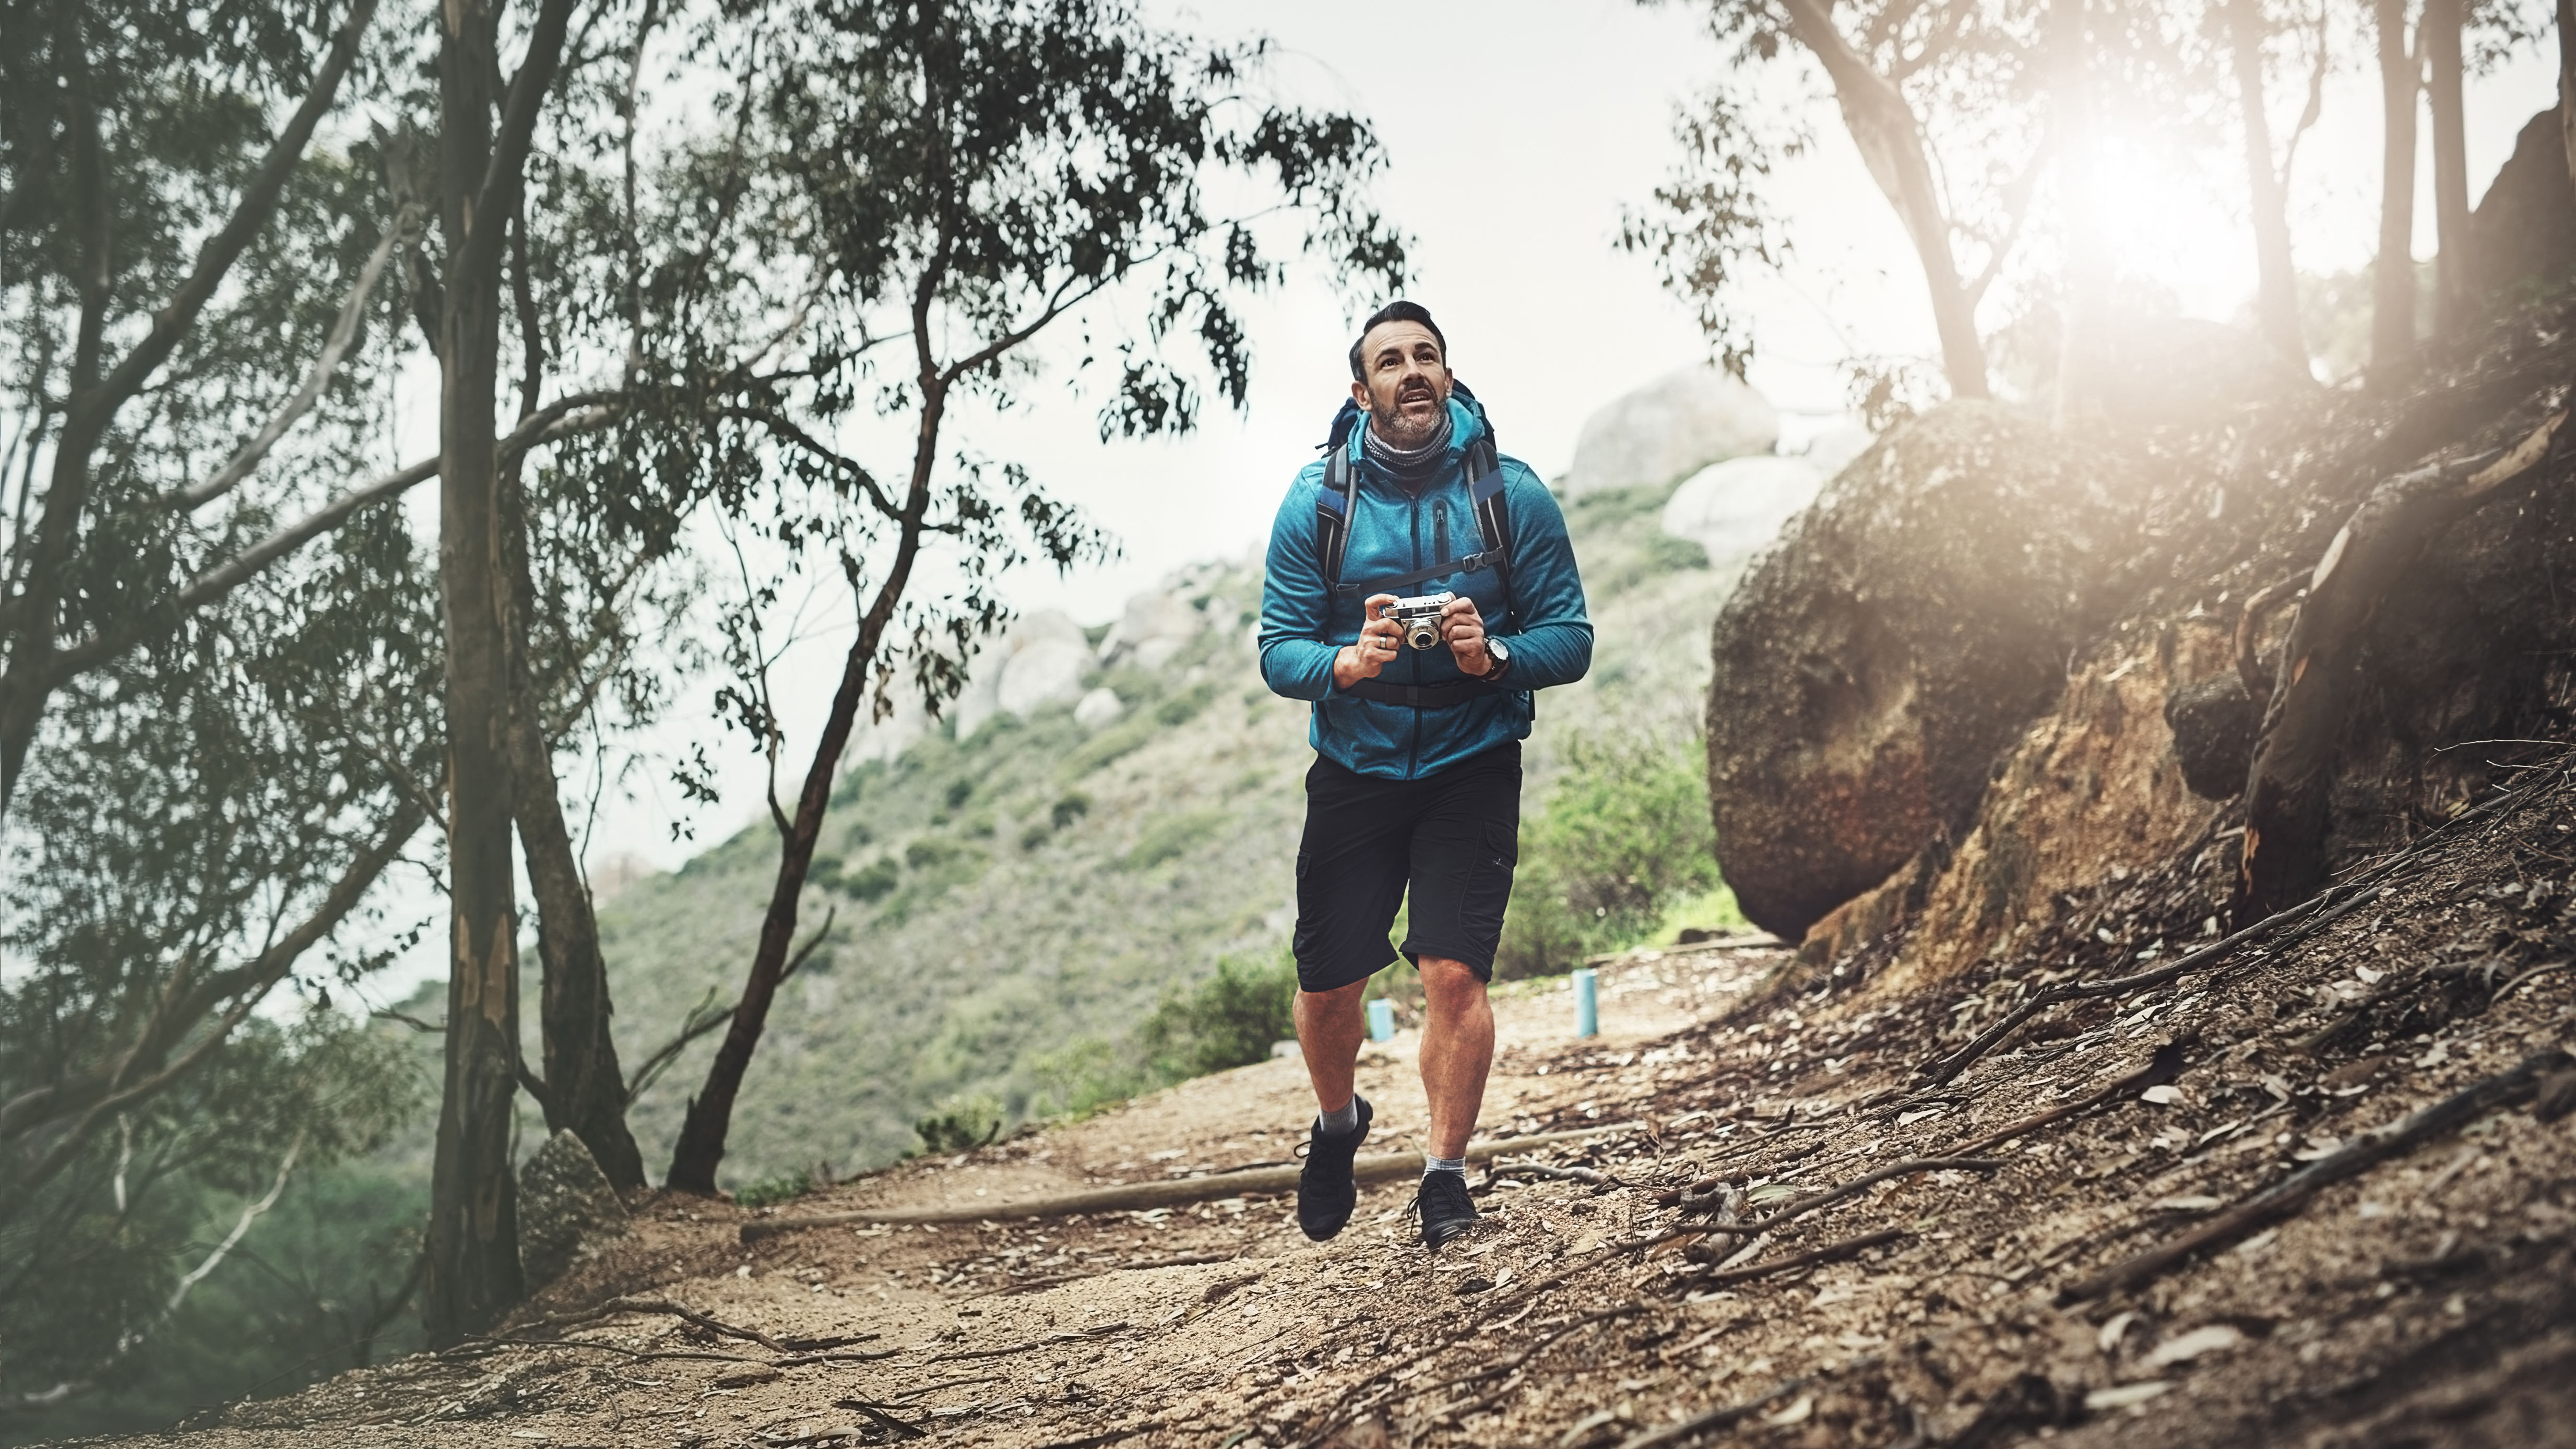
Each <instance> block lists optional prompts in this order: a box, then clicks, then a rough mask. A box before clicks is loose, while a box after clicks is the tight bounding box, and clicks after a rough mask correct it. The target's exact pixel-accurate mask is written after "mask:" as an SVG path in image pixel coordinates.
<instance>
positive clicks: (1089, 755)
mask: <svg viewBox="0 0 2576 1449" xmlns="http://www.w3.org/2000/svg"><path fill="white" fill-rule="evenodd" d="M1163 733H1164V729H1163V726H1162V725H1161V724H1160V723H1159V722H1157V721H1156V720H1155V719H1154V718H1153V717H1152V716H1151V715H1130V716H1128V717H1127V718H1126V719H1123V720H1121V721H1119V722H1118V723H1116V724H1114V725H1111V726H1110V727H1109V728H1107V729H1105V730H1102V731H1101V732H1100V733H1098V734H1096V735H1093V736H1092V737H1091V739H1090V740H1089V741H1088V742H1087V743H1085V744H1084V745H1083V746H1082V748H1080V749H1078V750H1075V751H1074V752H1073V753H1072V754H1070V755H1067V756H1065V760H1064V778H1065V779H1068V780H1079V779H1081V778H1082V777H1083V776H1085V775H1088V774H1090V773H1091V772H1092V771H1094V770H1097V769H1100V768H1102V767H1104V766H1107V765H1110V764H1112V763H1115V762H1116V761H1118V760H1122V759H1124V758H1126V757H1127V756H1128V755H1131V754H1133V753H1135V752H1136V751H1138V750H1141V749H1143V748H1144V747H1145V746H1147V745H1149V744H1151V743H1153V742H1154V741H1155V739H1157V738H1159V737H1160V736H1161V735H1162V734H1163Z"/></svg>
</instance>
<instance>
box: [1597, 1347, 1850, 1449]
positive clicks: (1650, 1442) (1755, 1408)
mask: <svg viewBox="0 0 2576 1449" xmlns="http://www.w3.org/2000/svg"><path fill="white" fill-rule="evenodd" d="M1879 1359H1880V1355H1878V1354H1874V1353H1873V1354H1870V1355H1867V1356H1866V1357H1863V1358H1856V1359H1853V1360H1852V1361H1851V1362H1850V1363H1847V1364H1845V1365H1843V1371H1844V1372H1851V1371H1853V1370H1856V1369H1873V1368H1876V1367H1878V1364H1879ZM1830 1376H1831V1375H1830V1374H1828V1373H1827V1372H1825V1371H1822V1370H1819V1371H1818V1372H1815V1373H1811V1374H1800V1375H1799V1376H1798V1377H1796V1378H1794V1379H1782V1380H1781V1381H1780V1382H1778V1383H1776V1384H1773V1385H1772V1386H1771V1387H1770V1388H1768V1389H1766V1390H1764V1391H1763V1392H1762V1393H1760V1394H1758V1395H1756V1396H1755V1397H1753V1398H1750V1399H1746V1400H1745V1401H1744V1402H1743V1403H1740V1404H1729V1405H1727V1406H1726V1407H1725V1408H1722V1409H1711V1410H1709V1411H1708V1412H1706V1413H1703V1414H1694V1415H1692V1416H1691V1417H1690V1418H1687V1419H1684V1420H1682V1421H1681V1422H1680V1423H1678V1424H1667V1425H1665V1426H1664V1427H1663V1428H1660V1429H1649V1430H1647V1431H1646V1432H1645V1433H1643V1434H1636V1435H1632V1436H1630V1437H1629V1438H1626V1439H1623V1440H1621V1441H1620V1442H1619V1449H1657V1446H1659V1445H1664V1444H1679V1443H1681V1442H1682V1441H1684V1440H1686V1439H1696V1438H1698V1437H1699V1436H1700V1435H1702V1434H1706V1433H1708V1432H1710V1431H1711V1430H1715V1429H1725V1428H1729V1427H1732V1426H1733V1425H1735V1424H1736V1423H1738V1422H1740V1421H1742V1420H1743V1419H1745V1418H1747V1417H1750V1416H1751V1415H1753V1414H1756V1413H1759V1412H1760V1411H1762V1410H1763V1409H1766V1408H1769V1407H1770V1406H1771V1405H1773V1404H1776V1403H1778V1402H1779V1401H1781V1400H1782V1399H1785V1398H1787V1397H1789V1396H1790V1395H1791V1394H1794V1393H1797V1392H1798V1391H1800V1390H1801V1389H1804V1388H1806V1387H1808V1386H1809V1385H1811V1384H1813V1383H1815V1382H1816V1381H1817V1380H1819V1379H1823V1378H1828V1377H1830Z"/></svg>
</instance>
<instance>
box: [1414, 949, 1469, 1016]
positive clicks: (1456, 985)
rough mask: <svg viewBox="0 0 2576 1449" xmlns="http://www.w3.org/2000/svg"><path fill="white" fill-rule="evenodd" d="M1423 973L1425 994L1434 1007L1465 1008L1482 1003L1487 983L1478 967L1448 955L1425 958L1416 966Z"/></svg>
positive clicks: (1416, 963) (1417, 962)
mask: <svg viewBox="0 0 2576 1449" xmlns="http://www.w3.org/2000/svg"><path fill="white" fill-rule="evenodd" d="M1414 965H1415V969H1416V970H1418V971H1420V972H1421V973H1422V991H1423V994H1424V995H1425V996H1428V997H1429V998H1431V1001H1432V1004H1433V1005H1434V1006H1435V1007H1443V1008H1445V1007H1453V1006H1465V1005H1468V1004H1469V1003H1471V1002H1475V1001H1479V1000H1482V999H1483V997H1484V995H1485V981H1484V978H1483V977H1480V976H1478V975H1477V974H1476V968H1474V967H1473V966H1470V965H1468V964H1467V963H1466V962H1464V961H1452V960H1450V959H1449V958H1448V957H1446V956H1425V957H1422V958H1421V959H1420V960H1418V961H1416V962H1415V963H1414Z"/></svg>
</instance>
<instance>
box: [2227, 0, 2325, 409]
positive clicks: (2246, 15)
mask: <svg viewBox="0 0 2576 1449" xmlns="http://www.w3.org/2000/svg"><path fill="white" fill-rule="evenodd" d="M2227 24H2228V32H2229V35H2228V38H2229V40H2230V42H2231V44H2232V48H2233V51H2234V57H2233V58H2234V62H2235V67H2236V101H2237V108H2238V110H2239V111H2241V112H2242V113H2243V115H2244V119H2245V128H2244V134H2245V182H2246V191H2247V195H2248V197H2249V199H2250V200H2251V201H2252V203H2253V212H2254V270H2255V301H2254V309H2255V314H2256V321H2257V322H2258V324H2259V325H2260V326H2261V328H2262V331H2263V338H2264V340H2265V341H2267V342H2269V343H2271V344H2272V347H2273V350H2274V351H2277V352H2279V353H2280V354H2281V355H2282V356H2283V357H2286V358H2288V359H2289V360H2290V361H2292V362H2294V363H2297V364H2298V367H2299V370H2300V371H2301V372H2305V371H2307V368H2308V343H2307V338H2306V336H2305V335H2304V334H2303V331H2302V329H2301V328H2300V325H2299V281H2298V274H2297V272H2296V271H2295V270H2293V268H2292V266H2291V261H2290V205H2289V196H2288V188H2287V187H2285V186H2284V185H2283V184H2282V181H2281V173H2280V171H2279V169H2278V168H2277V167H2275V166H2274V164H2273V162H2272V123H2271V121H2270V119H2269V117H2268V116H2267V115H2266V114H2265V112H2264V109H2263V11H2262V0H2233V3H2231V4H2230V5H2229V6H2228V7H2227Z"/></svg>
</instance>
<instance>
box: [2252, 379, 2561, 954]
mask: <svg viewBox="0 0 2576 1449" xmlns="http://www.w3.org/2000/svg"><path fill="white" fill-rule="evenodd" d="M2566 421H2567V412H2566V410H2565V409H2563V408H2562V409H2560V410H2559V411H2558V412H2556V413H2554V414H2552V415H2551V416H2550V417H2549V418H2548V419H2547V420H2545V421H2544V422H2542V423H2541V425H2540V426H2539V427H2537V428H2535V429H2533V430H2532V431H2531V432H2530V433H2529V434H2527V435H2526V436H2524V437H2523V439H2522V440H2521V441H2520V442H2519V443H2517V444H2516V445H2515V446H2514V447H2513V448H2512V449H2511V450H2509V451H2507V452H2505V453H2504V454H2502V455H2497V456H2490V457H2486V458H2480V459H2471V460H2468V461H2466V462H2458V463H2451V464H2445V465H2436V466H2433V467H2426V468H2419V469H2416V470H2415V471H2413V472H2410V473H2402V474H2399V475H2398V476H2397V477H2394V478H2391V479H2389V480H2388V481H2387V482H2384V483H2382V484H2380V485H2379V486H2378V487H2377V488H2374V489H2372V490H2371V492H2370V496H2369V497H2368V498H2365V499H2364V500H2362V504H2361V506H2360V507H2359V508H2357V509H2355V510H2353V514H2352V517H2351V519H2350V520H2349V521H2347V522H2346V523H2345V524H2344V526H2343V527H2342V529H2340V530H2339V531H2337V532H2336V534H2335V536H2334V541H2333V542H2331V543H2329V544H2327V545H2326V551H2325V556H2324V557H2323V558H2321V559H2319V560H2318V561H2317V567H2316V572H2315V573H2314V574H2313V575H2312V576H2311V577H2310V578H2309V581H2308V597H2307V599H2306V601H2305V602H2304V603H2302V604H2301V605H2300V606H2299V612H2298V616H2297V618H2296V619H2294V620H2293V621H2292V623H2291V625H2290V637H2289V640H2288V641H2287V643H2285V644H2284V645H2283V646H2282V650H2281V668H2280V670H2279V671H2278V673H2277V674H2276V676H2275V679H2274V683H2273V686H2272V700H2271V705H2270V707H2269V708H2268V709H2267V710H2266V711H2265V713H2264V720H2263V736H2262V740H2261V742H2260V743H2259V744H2258V745H2257V746H2256V749H2255V753H2254V765H2253V769H2252V771H2251V772H2250V774H2249V775H2248V777H2247V784H2246V791H2245V852H2244V857H2243V864H2242V865H2241V866H2240V868H2239V875H2238V878H2237V894H2236V903H2235V907H2234V913H2233V914H2234V919H2235V920H2236V922H2237V923H2238V924H2239V925H2240V926H2241V925H2243V924H2245V923H2248V922H2252V921H2259V920H2261V919H2263V918H2264V917H2266V916H2269V915H2271V914H2272V913H2274V912H2276V911H2279V910H2282V909H2284V908H2286V907H2288V906H2292V905H2296V904H2297V903H2298V902H2300V901H2303V900H2305V899H2307V898H2308V897H2309V896H2311V895H2314V894H2316V892H2317V890H2318V889H2319V888H2321V887H2322V886H2323V885H2324V884H2325V881H2326V851H2325V846H2326V833H2327V827H2328V825H2329V824H2330V820H2329V818H2328V810H2327V805H2328V799H2327V796H2328V792H2329V791H2330V789H2331V788H2332V787H2333V784H2334V767H2335V762H2336V755H2337V745H2338V742H2339V740H2340V738H2341V736H2342V732H2343V729H2344V726H2345V724H2346V722H2347V716H2348V715H2349V713H2350V708H2349V706H2350V703H2351V696H2352V690H2353V683H2354V680H2355V677H2356V670H2355V665H2356V661H2357V658H2358V656H2359V653H2360V650H2361V645H2362V637H2363V634H2364V632H2365V631H2366V630H2367V629H2368V628H2369V626H2370V622H2371V619H2372V617H2373V616H2374V615H2375V614H2376V613H2377V612H2378V609H2379V603H2380V600H2381V599H2383V598H2385V597H2386V596H2387V593H2388V590H2389V588H2390V586H2391V585H2392V584H2394V583H2395V582H2396V581H2397V580H2398V578H2399V577H2400V576H2401V575H2402V574H2404V573H2405V571H2406V570H2407V569H2408V568H2409V567H2410V566H2411V565H2413V564H2414V562H2415V561H2416V560H2417V559H2419V558H2421V557H2423V555H2424V551H2425V550H2426V549H2427V548H2429V547H2431V545H2432V543H2433V541H2434V540H2435V539H2436V538H2438V537H2440V535H2441V533H2442V530H2444V529H2445V528H2448V527H2449V526H2450V525H2451V524H2452V523H2454V522H2456V521H2457V520H2459V519H2461V518H2463V517H2465V516H2467V515H2468V514H2469V513H2471V512H2473V511H2475V510H2477V509H2479V508H2483V507H2485V506H2486V505H2488V504H2490V503H2494V502H2496V501H2498V500H2500V499H2504V498H2509V497H2513V496H2516V495H2518V494H2521V493H2524V492H2528V491H2529V490H2530V488H2531V487H2532V485H2533V484H2534V483H2536V482H2538V481H2539V480H2540V479H2541V478H2542V477H2543V476H2544V475H2545V474H2546V473H2547V472H2548V471H2549V468H2550V465H2553V464H2555V463H2562V462H2563V457H2562V455H2563V454H2564V452H2565V451H2566V450H2565V449H2563V448H2561V447H2559V446H2558V443H2559V438H2560V434H2561V432H2562V429H2564V425H2565V423H2566ZM2568 436H2570V437H2576V432H2570V433H2569V434H2568Z"/></svg>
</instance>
